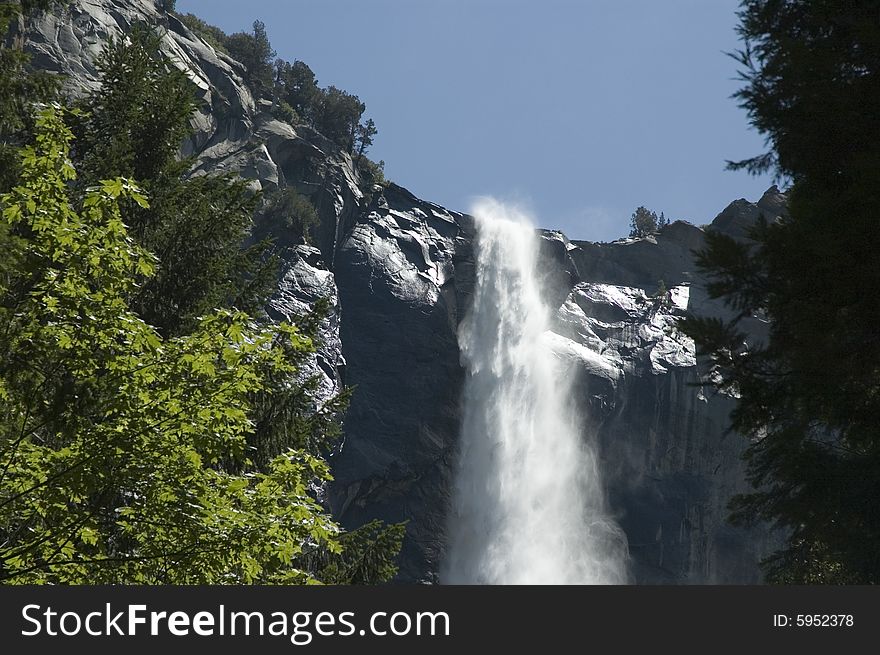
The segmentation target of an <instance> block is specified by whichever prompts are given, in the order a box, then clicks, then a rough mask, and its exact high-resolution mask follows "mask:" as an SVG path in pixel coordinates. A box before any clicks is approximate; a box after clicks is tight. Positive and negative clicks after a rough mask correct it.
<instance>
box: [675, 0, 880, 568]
mask: <svg viewBox="0 0 880 655" xmlns="http://www.w3.org/2000/svg"><path fill="white" fill-rule="evenodd" d="M876 12H877V7H876V3H874V2H867V1H858V2H850V3H846V4H845V5H844V4H841V3H833V2H807V1H806V0H747V1H746V2H744V3H743V8H742V10H741V11H740V14H739V16H740V26H739V33H740V36H741V37H742V39H743V42H744V47H743V49H742V50H741V51H740V52H739V53H737V55H736V57H737V59H738V60H739V62H740V64H741V66H742V67H743V74H742V79H743V81H744V82H745V86H744V87H743V89H742V90H741V91H740V92H739V93H738V98H739V100H740V102H741V106H742V107H744V108H745V109H746V110H747V112H748V115H749V118H750V121H751V123H752V125H753V126H754V127H756V128H757V129H758V130H759V131H760V132H762V133H763V134H764V135H765V136H766V137H767V140H768V143H769V144H770V146H771V150H770V151H769V152H767V153H765V154H763V155H759V156H757V157H754V158H752V159H749V160H746V161H743V162H736V163H731V167H732V168H744V169H747V170H749V171H752V172H764V171H774V172H775V173H776V174H777V175H778V176H779V177H782V178H784V179H787V180H789V181H790V182H791V186H790V188H789V190H788V192H787V193H788V200H789V202H788V212H787V215H786V216H785V217H783V218H782V219H780V220H779V221H776V222H774V223H767V222H766V221H759V223H758V224H757V225H756V226H755V228H754V230H753V231H752V233H751V240H749V241H736V240H734V239H731V238H729V237H726V236H724V235H721V234H717V233H712V232H710V233H708V234H707V246H706V248H705V250H704V251H703V252H702V253H701V255H700V257H699V259H698V263H699V264H700V266H701V267H702V268H703V269H704V270H705V271H706V272H707V273H708V274H709V276H710V278H711V280H712V284H711V285H710V286H709V292H710V295H712V296H713V297H716V298H723V299H724V300H725V301H726V302H727V303H728V304H729V305H730V307H731V308H733V309H734V310H735V311H736V312H737V313H738V318H736V319H735V320H733V321H727V322H725V321H721V320H718V319H708V318H697V317H692V318H690V319H688V320H687V321H686V322H685V323H684V325H683V328H684V330H685V331H686V332H687V333H689V334H691V335H692V336H693V337H694V338H695V340H696V341H697V344H698V346H699V348H700V350H701V352H702V353H704V354H707V355H709V356H711V357H712V359H713V361H714V364H715V366H716V370H717V371H718V372H720V373H721V374H722V379H721V382H720V386H722V387H725V388H728V389H732V390H735V391H736V392H737V394H738V396H739V401H738V404H737V408H736V410H735V411H734V413H733V415H732V424H733V427H734V428H735V429H736V430H737V431H739V432H741V433H742V434H745V435H748V436H750V437H752V439H753V441H752V444H751V446H750V447H749V449H748V451H747V457H748V471H749V476H750V479H751V481H752V483H753V485H754V491H753V492H752V493H749V494H744V495H742V496H739V497H737V498H736V499H735V500H734V502H733V504H732V510H733V518H734V520H735V521H737V522H741V523H753V522H756V521H762V520H764V521H770V522H772V523H774V524H777V525H780V526H782V527H783V528H784V529H785V530H786V531H787V532H788V533H789V535H790V536H789V539H788V542H787V544H786V547H785V548H784V549H782V550H781V551H780V552H778V553H776V554H775V555H774V556H773V557H772V558H770V559H769V560H768V562H767V563H766V565H767V575H768V579H769V580H771V581H776V582H788V583H819V582H831V583H854V582H858V583H877V582H880V510H878V506H877V503H876V499H877V498H878V497H880V435H878V431H877V426H878V425H880V382H878V381H880V339H878V332H877V325H878V324H880V305H878V303H877V298H878V297H880V267H878V266H877V265H876V262H877V261H878V259H880V245H878V244H880V227H878V225H880V224H878V222H877V220H876V209H875V208H876V207H877V206H878V202H880V197H878V196H880V122H878V121H877V120H876V116H877V114H878V112H880V23H878V21H877V14H876ZM755 315H757V316H760V317H761V318H763V319H768V320H769V321H770V323H769V326H770V335H769V339H768V340H767V341H766V342H765V343H754V342H753V343H749V345H748V346H746V345H745V344H746V343H748V341H749V339H748V336H747V334H746V332H745V330H744V329H743V328H742V327H741V321H742V319H744V318H747V317H750V316H755Z"/></svg>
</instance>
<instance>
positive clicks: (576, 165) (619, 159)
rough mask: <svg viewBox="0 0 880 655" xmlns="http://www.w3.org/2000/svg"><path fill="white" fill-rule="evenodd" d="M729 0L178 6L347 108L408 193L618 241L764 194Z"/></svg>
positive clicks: (277, 1)
mask: <svg viewBox="0 0 880 655" xmlns="http://www.w3.org/2000/svg"><path fill="white" fill-rule="evenodd" d="M737 6H738V2H737V1H736V0H540V1H534V0H532V1H528V2H526V1H524V0H250V1H249V2H242V1H241V0H178V2H177V8H178V11H181V12H192V13H195V14H197V15H198V16H200V17H201V18H203V19H205V20H207V21H208V22H209V23H212V24H215V25H217V26H219V27H221V28H223V29H224V30H226V31H227V32H233V31H239V30H243V29H249V28H250V25H251V24H252V23H253V21H254V20H256V19H259V20H262V21H263V22H264V23H265V24H266V28H267V31H268V33H269V37H270V38H271V40H272V45H273V46H274V48H275V49H276V50H277V53H278V56H279V57H282V58H284V59H287V60H289V61H293V60H294V59H300V60H302V61H304V62H306V63H307V64H308V65H309V66H310V67H311V68H312V70H314V71H315V73H316V76H317V78H318V83H319V84H320V85H321V86H327V85H330V84H333V85H335V86H338V87H340V88H343V89H345V90H347V91H349V92H350V93H354V94H356V95H358V96H359V97H360V98H361V100H362V101H364V102H365V103H366V105H367V114H366V116H367V117H372V118H373V119H374V120H375V121H376V125H377V126H378V128H379V134H378V136H377V137H376V140H375V144H374V146H373V148H372V150H371V153H370V155H371V157H372V158H373V159H375V160H379V159H384V160H385V172H386V176H387V177H388V178H390V179H392V180H393V181H395V182H396V183H398V184H400V185H402V186H404V187H407V188H408V189H410V190H411V191H412V192H413V193H415V194H416V195H417V196H419V197H422V198H424V199H426V200H430V201H433V202H436V203H438V204H441V205H445V206H447V207H449V208H450V209H455V210H459V211H467V209H468V208H469V207H470V206H471V204H472V203H473V200H474V198H475V197H477V196H482V195H492V196H495V197H497V198H499V199H501V200H504V201H508V202H511V201H512V202H516V203H518V204H520V205H522V206H523V207H524V208H525V209H527V210H528V211H529V212H530V213H531V214H532V216H533V217H534V220H535V222H536V223H537V224H538V225H539V226H541V227H548V228H558V229H562V230H564V231H565V232H566V233H567V234H568V235H569V237H571V238H574V239H590V240H597V241H599V240H612V239H615V238H618V237H621V236H624V235H625V234H626V233H627V232H628V230H629V216H630V214H631V213H632V212H633V210H634V209H635V208H636V207H637V206H639V205H645V206H647V207H648V208H650V209H654V210H656V211H657V212H658V213H659V212H660V211H663V212H665V213H666V216H667V217H669V218H671V219H685V220H689V221H691V222H692V223H696V224H703V223H708V222H709V221H711V220H712V219H713V218H714V217H715V215H716V214H717V213H718V212H720V211H721V210H722V209H723V208H724V207H725V206H726V205H727V204H728V203H729V202H730V201H732V200H734V199H737V198H748V199H750V200H756V199H757V198H759V197H760V195H761V193H763V191H764V190H765V189H766V188H767V187H768V186H770V184H771V180H770V179H769V178H767V177H763V178H754V177H751V176H749V175H748V174H746V173H742V172H736V173H734V172H729V171H725V170H724V161H725V160H726V159H742V158H745V157H748V156H752V155H755V154H758V153H759V152H762V151H763V139H762V137H761V136H760V135H759V134H757V133H756V132H754V131H753V130H751V129H750V127H749V125H748V123H747V120H746V116H745V112H744V111H743V110H741V109H739V108H738V107H737V106H736V102H735V101H734V100H732V99H731V98H730V97H729V96H730V95H731V93H733V92H734V91H735V90H736V89H737V88H738V87H739V85H740V83H739V82H737V81H736V80H735V77H736V73H737V69H736V62H734V61H733V60H732V59H731V58H730V57H727V56H725V54H724V53H725V52H728V51H731V50H734V49H735V48H737V46H738V41H737V37H736V34H735V32H734V28H735V26H736V22H737V20H736V15H735V12H736V9H737Z"/></svg>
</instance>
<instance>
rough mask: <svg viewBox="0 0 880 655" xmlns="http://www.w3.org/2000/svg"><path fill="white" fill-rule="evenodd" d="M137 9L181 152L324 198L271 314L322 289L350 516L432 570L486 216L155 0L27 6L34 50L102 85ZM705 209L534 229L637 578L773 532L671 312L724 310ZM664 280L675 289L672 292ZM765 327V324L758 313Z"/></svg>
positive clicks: (76, 86) (726, 401)
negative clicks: (248, 81)
mask: <svg viewBox="0 0 880 655" xmlns="http://www.w3.org/2000/svg"><path fill="white" fill-rule="evenodd" d="M138 22H145V23H148V24H150V25H152V26H154V27H155V28H156V29H157V30H159V31H160V32H161V34H162V44H163V49H164V51H165V53H166V54H167V55H168V56H169V57H170V58H171V59H172V61H174V62H175V65H177V66H179V67H180V68H181V69H182V70H184V71H186V72H187V74H188V76H189V77H190V79H191V80H192V81H193V83H194V84H195V86H196V87H197V89H198V94H199V97H200V100H201V101H202V108H201V109H200V111H199V112H198V113H197V115H196V116H195V117H194V119H193V127H194V134H193V136H192V138H191V139H189V140H188V142H187V143H185V144H184V145H183V148H182V152H183V154H186V155H192V156H194V157H195V161H196V164H195V166H194V169H193V171H192V173H193V174H194V175H200V174H210V173H214V172H219V171H237V172H238V173H239V174H240V175H241V176H242V177H244V178H246V179H248V180H250V181H251V184H252V186H253V188H254V189H264V190H271V189H273V188H276V187H285V186H290V187H294V188H295V189H296V190H297V191H298V192H300V193H302V194H304V195H306V196H308V197H309V199H310V200H311V201H312V203H313V204H314V205H315V207H316V209H317V211H318V214H319V216H320V224H319V227H318V229H317V232H316V235H315V239H314V244H313V245H305V244H303V245H295V246H293V247H289V248H286V249H285V250H284V251H283V267H282V270H281V272H280V276H279V281H278V289H277V292H276V293H275V295H274V297H273V298H272V300H271V302H270V307H269V311H270V315H271V316H272V317H274V318H276V319H282V318H288V317H291V316H295V315H296V314H297V313H299V312H301V311H303V310H304V309H305V308H307V307H308V306H310V305H311V304H312V303H314V302H315V300H316V299H318V298H319V297H329V298H330V299H331V303H332V306H333V313H332V315H331V316H330V317H329V318H328V319H327V320H326V321H325V323H324V326H323V330H322V337H323V344H322V346H321V349H320V351H319V353H318V355H317V357H315V359H314V361H313V362H312V363H311V364H310V368H309V371H308V372H309V373H310V374H315V375H319V376H321V381H322V390H323V393H325V394H327V395H330V394H333V393H334V392H336V391H337V390H339V389H340V388H342V386H343V385H346V386H353V387H354V394H353V397H352V402H351V407H350V409H349V412H348V414H347V417H346V420H345V437H344V442H343V444H342V446H341V449H340V452H338V453H336V454H335V455H334V457H333V468H334V475H335V482H334V484H333V486H332V488H331V489H330V490H329V494H328V497H329V501H330V503H331V505H332V507H333V510H334V512H335V513H336V515H337V516H338V517H339V519H340V520H341V521H342V522H343V523H344V524H346V525H350V526H355V525H359V524H361V523H363V522H364V521H366V520H368V519H371V518H381V519H385V520H387V521H400V520H408V522H409V523H408V527H407V539H406V541H405V545H404V550H403V553H402V557H401V569H400V575H399V578H400V580H401V581H405V582H435V581H437V571H438V563H439V562H440V560H441V559H442V557H443V551H444V543H445V541H444V527H445V521H446V510H447V507H448V502H449V497H448V496H449V490H450V480H451V475H452V469H451V467H452V463H453V462H454V459H455V458H454V452H455V448H456V440H457V434H458V429H459V422H460V412H459V409H460V401H461V388H462V382H463V379H464V372H463V370H462V367H461V364H460V361H459V351H458V343H457V329H458V324H459V321H460V319H461V317H462V316H463V314H464V313H465V312H466V311H467V310H468V304H469V301H470V297H471V291H472V287H473V276H474V245H475V244H474V235H475V231H474V224H473V219H472V218H471V217H469V216H467V215H466V214H463V213H458V212H454V211H450V210H447V209H445V208H443V207H440V206H438V205H436V204H433V203H431V202H427V201H424V200H421V199H419V198H416V197H415V196H414V195H412V194H411V193H410V192H409V191H407V190H406V189H403V188H401V187H399V186H397V185H395V184H393V183H391V184H388V185H387V186H385V187H382V188H378V187H377V188H374V189H368V190H367V191H368V193H367V194H365V193H364V191H363V190H362V189H361V188H360V184H359V183H360V180H359V179H358V175H357V173H356V171H355V167H354V166H353V163H352V160H351V157H350V156H349V155H348V154H347V153H345V152H341V151H340V150H339V148H337V147H336V146H335V145H334V144H333V143H331V142H330V141H328V140H327V139H325V138H324V137H322V135H320V134H319V133H317V132H316V131H315V130H313V129H311V128H310V127H308V126H306V125H289V124H287V123H284V122H281V121H278V120H276V119H274V118H273V117H272V114H271V112H270V109H271V102H270V101H268V100H265V99H259V98H256V99H255V98H254V97H253V96H252V95H251V93H250V92H249V91H248V89H247V87H246V85H245V84H244V82H243V79H242V75H243V72H244V71H243V68H242V67H241V65H240V64H238V63H237V62H235V61H234V60H232V59H230V58H229V57H227V56H225V55H223V54H221V53H218V52H216V51H215V50H214V49H213V48H212V47H211V46H210V45H208V44H207V43H205V42H204V41H203V40H201V39H200V38H199V37H198V36H197V35H195V34H193V33H192V32H191V31H190V30H189V29H188V28H187V27H186V26H185V25H184V24H183V23H181V22H180V21H179V20H178V19H177V18H175V17H174V16H173V15H169V14H167V13H165V12H162V11H160V10H158V9H156V7H155V5H154V3H153V2H152V1H151V0H79V1H78V2H75V3H73V4H72V5H71V6H70V7H68V8H66V9H63V10H57V11H55V12H53V13H50V14H45V15H43V16H42V17H39V18H37V19H35V20H33V21H32V22H31V23H30V24H29V25H28V26H27V33H26V38H27V49H28V50H29V52H30V53H31V54H32V56H33V61H34V62H35V64H36V65H37V66H39V67H41V68H43V69H45V70H49V71H53V72H57V73H59V74H62V75H64V76H65V86H66V89H67V91H68V92H69V93H70V94H72V95H76V94H81V93H83V92H85V91H88V90H90V89H94V88H95V87H96V86H97V84H98V83H99V82H98V78H97V76H96V72H95V69H94V59H95V56H96V55H97V54H98V53H99V52H100V50H101V48H102V46H103V44H104V43H106V42H107V40H108V39H110V38H120V37H123V36H124V34H125V32H126V31H127V30H129V29H130V28H131V26H132V25H134V24H135V23H138ZM784 203H785V198H784V196H783V195H782V194H780V193H779V192H778V191H777V190H776V189H775V188H772V189H771V190H769V191H768V192H767V193H766V194H765V195H764V196H763V197H762V198H761V199H760V200H759V201H758V202H757V203H752V202H749V201H746V200H737V201H735V202H733V203H732V204H730V205H729V206H728V207H727V208H726V209H725V210H724V211H723V212H722V213H721V214H719V215H718V217H717V218H715V220H714V221H713V222H712V223H711V226H710V228H711V229H718V230H722V231H725V232H727V233H729V234H732V235H734V236H737V237H742V236H744V234H745V229H747V227H748V225H750V224H751V223H752V222H754V221H755V220H756V218H757V217H758V215H759V214H761V213H763V214H765V215H766V216H767V217H768V218H772V217H774V216H777V215H779V214H780V213H782V212H783V211H784ZM704 234H705V232H704V229H703V228H699V227H696V226H694V225H691V224H689V223H684V222H675V223H673V224H671V225H669V226H667V227H665V228H664V229H663V230H662V231H661V232H660V233H658V234H656V235H651V236H648V237H645V238H642V239H624V240H620V241H616V242H613V243H589V242H579V241H570V240H569V239H567V238H566V237H565V235H563V234H561V233H559V232H555V231H547V230H542V231H539V234H538V236H539V238H540V239H541V253H542V261H543V265H542V270H543V271H544V280H543V282H544V287H545V290H546V294H547V299H548V302H549V303H551V304H552V306H553V307H554V308H556V316H555V325H554V328H553V331H554V334H555V337H554V339H555V340H556V344H557V353H558V354H559V356H560V357H563V358H565V361H567V362H568V370H569V374H570V375H573V376H576V377H577V380H578V384H577V390H578V396H579V402H580V404H581V406H582V407H583V408H584V409H585V411H584V416H585V417H586V418H585V422H584V426H583V429H584V431H585V434H588V433H589V434H591V435H594V436H595V438H596V439H597V440H598V442H599V444H600V449H601V459H602V462H603V470H604V474H605V479H606V482H607V486H608V495H609V501H610V504H611V508H612V511H613V513H614V515H615V517H616V518H617V520H618V521H619V523H620V525H621V526H622V527H623V529H624V530H625V532H626V534H627V538H628V541H629V549H630V555H631V567H630V568H631V578H632V580H633V581H634V582H637V583H753V582H758V581H759V580H760V575H759V570H758V565H757V564H758V561H759V559H760V558H761V557H763V556H764V555H766V554H768V552H769V551H770V550H772V549H773V548H774V547H775V545H776V542H777V537H776V536H774V535H773V534H772V533H771V532H769V531H768V530H767V529H755V530H752V531H746V530H743V529H739V528H733V527H731V526H730V525H728V524H727V523H726V522H725V515H726V509H725V506H726V504H727V501H728V499H729V498H730V497H731V496H732V495H733V494H734V493H737V492H739V491H744V490H745V489H747V484H746V482H745V480H744V469H743V463H742V461H741V459H740V455H741V453H742V451H743V450H744V448H745V446H746V443H745V440H744V439H743V438H742V437H740V436H738V435H736V434H726V432H725V429H726V427H727V417H728V413H729V411H730V409H731V407H732V403H733V400H732V399H731V398H728V397H725V396H719V395H716V394H714V393H713V392H711V391H710V389H709V387H703V386H701V383H702V382H704V381H705V380H706V376H707V375H710V373H711V372H710V371H709V370H708V369H707V367H706V365H705V363H704V362H701V361H698V359H697V358H696V355H695V352H694V346H693V343H692V342H691V341H690V339H688V338H687V337H685V336H683V335H682V334H680V333H679V332H678V331H677V330H676V328H675V320H676V318H677V317H679V316H681V315H682V314H683V313H684V312H685V311H693V312H698V313H703V314H718V315H723V314H725V311H726V310H725V308H724V307H723V306H721V305H719V304H718V303H716V302H714V301H711V300H710V299H708V297H707V294H706V290H705V281H704V280H703V279H702V278H701V276H700V274H699V272H698V271H697V270H696V267H695V264H694V257H693V251H694V250H695V249H699V248H700V246H701V244H702V243H703V239H704ZM664 289H665V292H664ZM753 327H754V333H755V335H756V338H760V334H761V332H762V325H761V324H760V322H759V321H754V326H753Z"/></svg>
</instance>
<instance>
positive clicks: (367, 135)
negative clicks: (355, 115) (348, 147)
mask: <svg viewBox="0 0 880 655" xmlns="http://www.w3.org/2000/svg"><path fill="white" fill-rule="evenodd" d="M354 131H355V135H354V141H355V146H357V159H358V160H360V159H361V157H363V156H364V153H366V152H367V149H368V148H369V147H370V146H371V145H373V137H374V136H376V134H378V133H379V130H378V129H376V123H375V122H374V121H373V119H372V118H370V119H367V122H366V123H358V125H357V126H356V127H355V130H354Z"/></svg>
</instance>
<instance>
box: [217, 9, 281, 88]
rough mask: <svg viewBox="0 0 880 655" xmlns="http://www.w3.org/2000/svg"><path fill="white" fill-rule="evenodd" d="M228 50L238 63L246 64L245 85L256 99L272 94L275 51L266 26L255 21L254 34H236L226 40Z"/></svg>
mask: <svg viewBox="0 0 880 655" xmlns="http://www.w3.org/2000/svg"><path fill="white" fill-rule="evenodd" d="M225 46H226V49H227V50H228V52H229V55H230V56H231V57H232V58H233V59H235V60H236V61H239V62H241V63H242V64H244V67H245V69H246V74H245V83H246V84H247V85H248V87H249V88H250V90H251V91H252V92H253V94H254V96H255V97H256V98H260V97H262V96H264V95H267V94H270V93H271V92H272V89H273V81H274V80H273V73H274V68H273V61H274V59H275V51H274V50H273V49H272V44H271V43H270V42H269V36H268V34H267V33H266V25H265V24H264V23H263V22H262V21H254V25H253V31H252V32H236V33H235V34H230V35H229V36H228V37H227V38H226V42H225Z"/></svg>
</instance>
